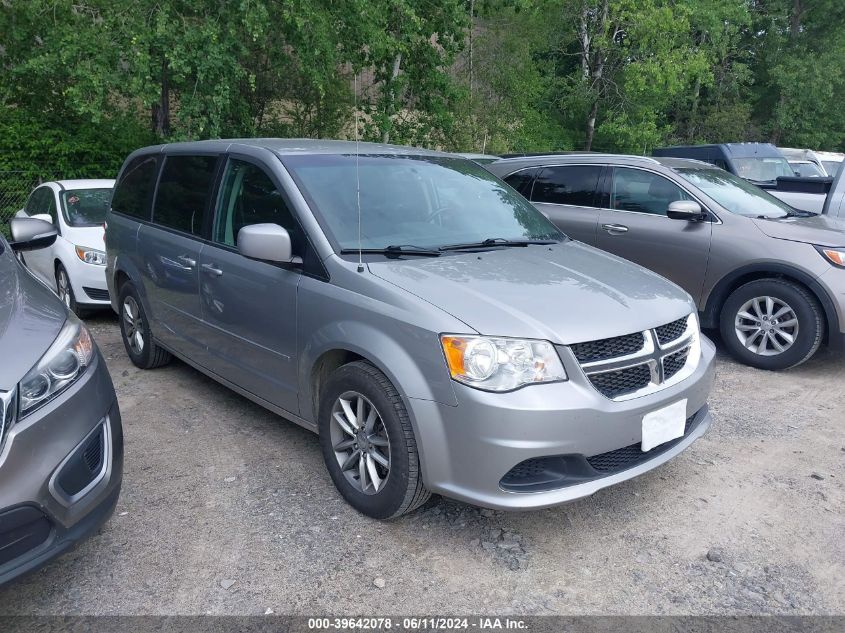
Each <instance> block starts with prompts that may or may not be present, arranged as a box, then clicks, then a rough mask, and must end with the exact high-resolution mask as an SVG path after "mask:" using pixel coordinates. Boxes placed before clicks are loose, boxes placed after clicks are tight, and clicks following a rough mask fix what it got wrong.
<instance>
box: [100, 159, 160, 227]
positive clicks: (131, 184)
mask: <svg viewBox="0 0 845 633" xmlns="http://www.w3.org/2000/svg"><path fill="white" fill-rule="evenodd" d="M157 168H158V161H157V160H156V157H155V156H138V157H137V158H135V159H133V160H132V162H131V163H129V165H127V166H126V169H124V170H123V174H121V177H120V181H119V182H118V183H117V185H116V186H115V189H114V195H113V196H112V201H111V208H112V211H116V212H118V213H122V214H124V215H128V216H131V217H133V218H138V219H139V220H149V219H150V202H152V198H153V189H154V188H155V177H156V172H157V170H158V169H157Z"/></svg>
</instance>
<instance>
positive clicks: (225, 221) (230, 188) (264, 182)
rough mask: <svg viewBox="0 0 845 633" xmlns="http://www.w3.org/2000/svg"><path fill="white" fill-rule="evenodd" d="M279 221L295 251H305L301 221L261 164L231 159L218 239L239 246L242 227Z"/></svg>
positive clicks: (225, 178) (215, 237) (218, 224)
mask: <svg viewBox="0 0 845 633" xmlns="http://www.w3.org/2000/svg"><path fill="white" fill-rule="evenodd" d="M264 223H268V224H278V225H279V226H281V227H282V228H284V229H286V230H287V232H288V233H289V234H290V236H291V246H292V248H293V251H294V253H300V252H301V250H300V249H301V246H302V237H301V231H300V229H299V225H298V224H297V222H296V220H295V219H294V217H293V214H292V213H291V212H290V209H289V208H288V205H287V203H286V202H285V199H284V198H283V197H282V194H281V192H280V191H279V190H278V189H277V188H276V185H274V184H273V181H272V180H271V179H270V177H269V176H268V175H267V174H266V173H265V172H264V170H263V169H261V168H260V167H258V166H256V165H253V164H251V163H247V162H244V161H241V160H237V159H234V158H233V159H231V160H229V163H228V165H227V166H226V174H225V175H224V176H223V188H222V194H221V196H220V206H219V210H218V212H217V226H216V227H215V230H214V241H215V242H220V243H221V244H226V245H228V246H237V240H238V231H240V230H241V229H242V228H243V227H245V226H249V225H251V224H264Z"/></svg>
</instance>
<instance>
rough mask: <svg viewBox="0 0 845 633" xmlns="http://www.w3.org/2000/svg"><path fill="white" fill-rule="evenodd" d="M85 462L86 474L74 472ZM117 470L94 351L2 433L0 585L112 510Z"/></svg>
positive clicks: (110, 409) (107, 393) (114, 429)
mask: <svg viewBox="0 0 845 633" xmlns="http://www.w3.org/2000/svg"><path fill="white" fill-rule="evenodd" d="M98 447H99V449H98ZM98 450H99V451H101V452H100V453H98V452H97V451H98ZM98 459H99V461H97V460H98ZM85 460H87V461H85ZM88 464H90V465H91V469H90V473H89V474H87V475H82V478H80V477H81V475H80V473H81V472H83V471H84V468H86V467H87V465H88ZM122 476H123V430H122V426H121V419H120V409H119V408H118V404H117V399H116V396H115V393H114V387H113V386H112V382H111V378H110V376H109V374H108V371H107V369H106V365H105V362H104V361H103V359H102V357H101V356H100V354H99V352H98V353H97V355H96V360H95V362H94V363H93V364H92V366H91V367H89V368H88V370H87V371H86V372H85V374H84V375H83V376H82V377H81V378H80V379H79V381H78V382H77V383H76V384H74V385H73V386H72V387H71V388H70V389H69V390H68V391H66V392H65V393H63V394H62V395H61V396H60V397H58V398H57V399H56V400H54V401H53V402H50V403H48V404H47V405H45V406H44V407H42V408H41V409H39V410H37V411H35V412H34V413H33V414H31V415H30V416H28V417H26V418H24V419H23V420H19V421H18V422H17V423H16V424H15V425H14V426H13V427H12V429H11V430H10V431H9V433H8V435H7V437H6V441H5V443H4V445H3V448H2V453H0V585H2V584H3V583H6V582H8V581H9V580H11V579H13V578H15V577H17V576H20V575H21V574H24V573H26V572H29V571H31V570H33V569H36V568H37V567H40V566H41V565H43V564H44V563H46V562H47V561H49V560H51V559H53V558H55V557H57V556H59V555H61V554H62V553H64V552H66V551H67V550H69V549H71V548H72V547H73V546H75V545H76V544H77V543H79V542H80V541H82V540H84V539H85V538H86V537H88V536H90V535H91V534H92V533H94V532H95V531H96V530H97V529H98V528H99V527H100V526H101V525H102V524H103V523H105V521H106V520H107V519H108V518H109V516H111V513H112V512H113V510H114V507H115V504H116V503H117V498H118V495H119V494H120V485H121V480H122Z"/></svg>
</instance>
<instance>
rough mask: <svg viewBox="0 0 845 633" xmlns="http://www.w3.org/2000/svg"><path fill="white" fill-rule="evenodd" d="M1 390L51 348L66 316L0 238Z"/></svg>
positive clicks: (54, 299)
mask: <svg viewBox="0 0 845 633" xmlns="http://www.w3.org/2000/svg"><path fill="white" fill-rule="evenodd" d="M0 250H2V251H3V252H0V389H2V390H3V391H8V390H9V389H12V388H13V387H14V386H15V385H16V384H17V383H18V382H19V381H20V379H21V378H23V377H24V375H25V374H26V372H28V371H29V370H30V369H32V367H33V365H35V363H37V362H38V359H40V358H41V356H43V355H44V352H46V351H47V349H48V348H49V347H50V345H51V344H52V343H53V341H54V340H55V339H56V337H57V336H58V335H59V331H60V330H61V329H62V325H64V322H65V320H66V319H67V313H66V312H65V307H64V305H62V302H61V301H59V298H58V297H57V296H56V295H54V294H53V293H52V292H51V291H50V290H49V289H48V288H47V287H46V286H44V285H43V284H41V283H40V282H38V281H36V280H35V279H34V278H33V277H32V276H31V275H30V274H29V273H28V272H27V271H25V270H23V268H22V267H21V266H20V265H18V263H17V262H16V261H15V259H14V255H13V254H12V252H11V249H10V248H9V247H8V246H6V245H5V244H3V243H2V238H0Z"/></svg>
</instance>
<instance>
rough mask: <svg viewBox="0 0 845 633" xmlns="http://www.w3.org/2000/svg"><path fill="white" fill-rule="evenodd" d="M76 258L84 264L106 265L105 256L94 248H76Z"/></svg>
mask: <svg viewBox="0 0 845 633" xmlns="http://www.w3.org/2000/svg"><path fill="white" fill-rule="evenodd" d="M76 256H77V257H78V258H79V259H81V260H82V261H83V262H85V263H86V264H94V265H95V266H105V265H106V254H105V253H104V252H103V251H98V250H97V249H95V248H85V247H84V246H77V247H76Z"/></svg>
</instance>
